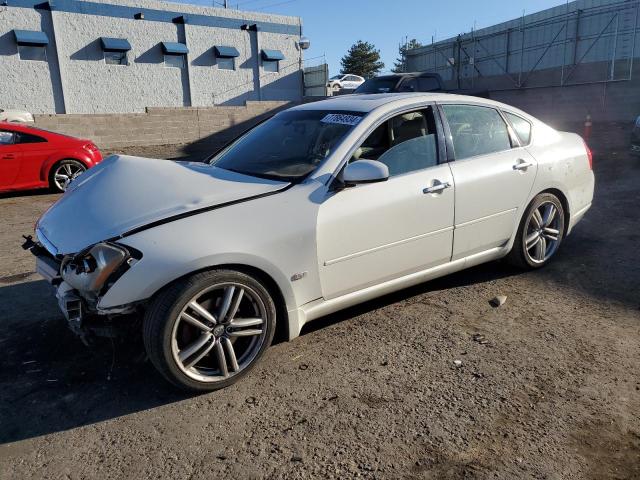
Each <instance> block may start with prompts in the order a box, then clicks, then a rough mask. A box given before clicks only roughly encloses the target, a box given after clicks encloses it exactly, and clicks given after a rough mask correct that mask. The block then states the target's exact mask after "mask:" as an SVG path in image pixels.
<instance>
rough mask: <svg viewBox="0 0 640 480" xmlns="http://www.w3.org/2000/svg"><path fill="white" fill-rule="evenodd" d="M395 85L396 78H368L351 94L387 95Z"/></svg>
mask: <svg viewBox="0 0 640 480" xmlns="http://www.w3.org/2000/svg"><path fill="white" fill-rule="evenodd" d="M397 83H398V79H397V78H370V79H369V80H367V81H366V82H364V83H363V84H362V85H360V86H359V87H358V88H356V90H355V91H354V92H353V93H387V92H391V91H392V90H393V89H394V88H395V86H396V84H397Z"/></svg>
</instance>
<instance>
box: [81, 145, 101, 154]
mask: <svg viewBox="0 0 640 480" xmlns="http://www.w3.org/2000/svg"><path fill="white" fill-rule="evenodd" d="M84 149H85V150H87V151H89V152H91V153H93V152H97V151H98V147H96V146H95V145H94V144H93V143H87V144H86V145H84Z"/></svg>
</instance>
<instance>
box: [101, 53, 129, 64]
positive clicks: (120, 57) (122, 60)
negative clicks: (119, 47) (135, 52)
mask: <svg viewBox="0 0 640 480" xmlns="http://www.w3.org/2000/svg"><path fill="white" fill-rule="evenodd" d="M104 63H106V64H107V65H128V64H129V62H128V60H127V52H104Z"/></svg>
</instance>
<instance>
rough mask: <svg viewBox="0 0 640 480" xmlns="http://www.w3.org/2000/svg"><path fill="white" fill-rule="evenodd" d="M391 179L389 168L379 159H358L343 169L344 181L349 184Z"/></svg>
mask: <svg viewBox="0 0 640 480" xmlns="http://www.w3.org/2000/svg"><path fill="white" fill-rule="evenodd" d="M388 179H389V168H388V167H387V166H386V165H385V164H384V163H382V162H378V161H377V160H357V161H355V162H353V163H350V164H348V165H347V166H346V167H345V169H344V170H343V171H342V181H343V182H344V183H345V184H347V185H357V184H359V183H375V182H384V181H385V180H388Z"/></svg>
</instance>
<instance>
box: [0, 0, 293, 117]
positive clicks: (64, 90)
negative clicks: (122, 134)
mask: <svg viewBox="0 0 640 480" xmlns="http://www.w3.org/2000/svg"><path fill="white" fill-rule="evenodd" d="M301 33H302V24H301V21H300V19H299V18H297V17H284V16H278V15H267V14H260V13H251V12H245V11H238V10H228V9H219V8H207V7H197V6H191V5H184V4H172V3H162V2H156V1H151V0H136V1H133V0H106V1H105V2H98V1H94V2H92V1H83V0H50V1H41V0H0V85H2V97H1V98H0V102H1V104H0V107H2V108H20V109H25V110H28V111H31V112H33V113H129V112H144V111H145V108H146V107H210V106H214V105H243V104H244V103H245V102H246V101H247V100H249V101H261V100H262V101H300V100H301V98H302V94H303V91H302V90H303V81H302V73H301V65H302V51H301V49H300V47H299V40H300V38H301Z"/></svg>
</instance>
